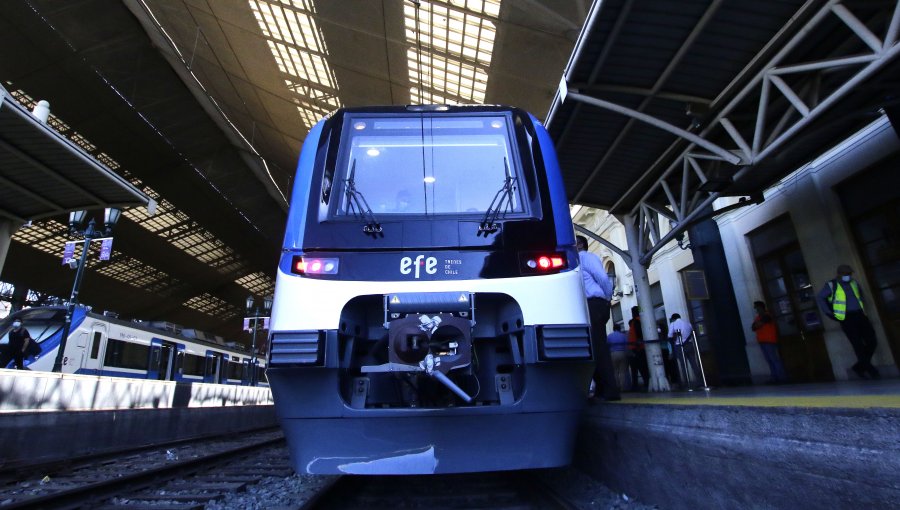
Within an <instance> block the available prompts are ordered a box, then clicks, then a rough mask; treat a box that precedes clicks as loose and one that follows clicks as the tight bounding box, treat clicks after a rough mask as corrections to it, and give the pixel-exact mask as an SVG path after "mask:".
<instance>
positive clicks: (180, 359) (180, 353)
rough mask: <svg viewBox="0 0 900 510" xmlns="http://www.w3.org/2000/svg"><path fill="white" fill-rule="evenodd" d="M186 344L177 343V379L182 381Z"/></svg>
mask: <svg viewBox="0 0 900 510" xmlns="http://www.w3.org/2000/svg"><path fill="white" fill-rule="evenodd" d="M184 349H185V345H184V344H175V379H174V380H176V381H181V380H182V379H183V377H182V375H184Z"/></svg>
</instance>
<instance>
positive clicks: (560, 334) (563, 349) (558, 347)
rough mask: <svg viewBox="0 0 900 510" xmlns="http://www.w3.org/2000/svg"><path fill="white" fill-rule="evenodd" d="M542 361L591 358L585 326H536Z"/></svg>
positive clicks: (588, 331)
mask: <svg viewBox="0 0 900 510" xmlns="http://www.w3.org/2000/svg"><path fill="white" fill-rule="evenodd" d="M538 345H539V346H540V351H539V352H540V359H541V360H542V361H558V360H568V359H572V360H575V359H591V336H590V330H589V329H588V327H587V326H583V325H574V326H538Z"/></svg>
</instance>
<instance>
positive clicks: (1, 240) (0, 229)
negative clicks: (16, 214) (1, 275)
mask: <svg viewBox="0 0 900 510" xmlns="http://www.w3.org/2000/svg"><path fill="white" fill-rule="evenodd" d="M21 226H22V223H19V222H18V221H13V220H0V272H3V264H4V263H5V262H6V254H7V253H8V252H9V245H10V243H12V235H13V234H15V233H16V231H17V230H19V227H21Z"/></svg>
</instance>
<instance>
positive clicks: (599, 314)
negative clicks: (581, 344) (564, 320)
mask: <svg viewBox="0 0 900 510" xmlns="http://www.w3.org/2000/svg"><path fill="white" fill-rule="evenodd" d="M576 239H577V244H578V258H579V259H580V260H581V277H582V278H583V279H584V294H585V297H586V298H587V304H588V313H589V314H590V319H591V349H592V350H593V352H594V360H595V361H596V363H597V367H596V368H595V369H594V382H595V383H596V385H597V394H598V395H600V396H601V398H602V399H603V400H621V398H622V397H621V396H620V394H619V387H618V385H617V384H616V376H615V372H614V371H613V364H612V357H611V356H610V354H609V347H608V346H607V344H606V323H607V322H608V321H609V299H610V298H611V297H612V290H613V289H612V282H611V281H609V275H607V274H606V271H605V270H604V269H603V263H602V262H601V261H600V257H598V256H597V255H594V254H593V253H591V252H589V251H587V246H588V242H587V238H586V237H584V236H578V237H577V238H576Z"/></svg>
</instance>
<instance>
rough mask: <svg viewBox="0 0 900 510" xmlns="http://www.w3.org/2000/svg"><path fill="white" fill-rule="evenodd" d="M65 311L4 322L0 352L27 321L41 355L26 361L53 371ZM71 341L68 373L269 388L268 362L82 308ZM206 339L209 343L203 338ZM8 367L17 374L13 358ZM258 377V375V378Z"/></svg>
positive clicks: (22, 314) (193, 336) (36, 312)
mask: <svg viewBox="0 0 900 510" xmlns="http://www.w3.org/2000/svg"><path fill="white" fill-rule="evenodd" d="M65 316H66V309H65V307H61V306H56V307H39V308H27V309H24V310H19V311H17V312H15V313H13V314H10V315H9V316H8V317H6V318H5V319H3V320H2V321H0V347H2V348H3V350H5V349H6V348H7V347H8V342H9V330H10V328H11V326H12V322H13V320H15V319H21V320H22V326H23V327H24V328H26V329H27V330H28V332H29V334H30V336H31V337H32V338H33V339H35V340H36V341H37V342H38V344H39V345H40V346H41V353H40V354H38V355H37V356H36V357H29V358H27V359H26V360H25V367H26V368H29V369H31V370H42V371H47V372H49V371H51V370H52V368H53V364H54V362H55V360H56V355H57V353H58V352H59V344H60V339H61V338H62V329H63V321H64V320H65ZM70 330H71V331H70V333H69V337H68V339H67V340H66V346H65V353H64V356H63V363H62V371H63V372H64V373H74V374H87V375H102V376H110V377H130V378H137V379H156V380H162V381H184V382H205V383H212V384H236V385H250V384H256V383H257V381H258V382H259V384H262V385H267V384H268V382H267V381H266V379H265V360H264V359H263V360H260V358H256V360H255V363H254V359H253V357H252V356H251V355H250V352H249V351H242V350H237V349H234V348H232V347H229V346H228V345H225V344H224V343H223V342H222V340H221V339H220V338H216V337H211V336H209V335H204V334H203V333H202V332H199V331H194V330H185V331H183V332H182V333H184V334H177V333H175V332H173V331H165V330H162V329H158V328H153V327H149V326H148V325H146V324H145V323H136V322H127V321H123V320H119V319H115V318H112V317H108V316H106V315H100V314H96V313H91V312H89V311H88V310H87V309H86V308H84V307H81V306H78V307H76V308H75V313H74V314H73V316H72V325H71V328H70ZM198 337H205V338H198ZM2 359H3V367H2V368H13V367H14V365H13V361H11V360H10V361H8V362H7V360H9V359H10V356H9V354H8V353H7V354H6V355H5V356H2ZM254 371H255V372H256V373H255V374H254Z"/></svg>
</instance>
